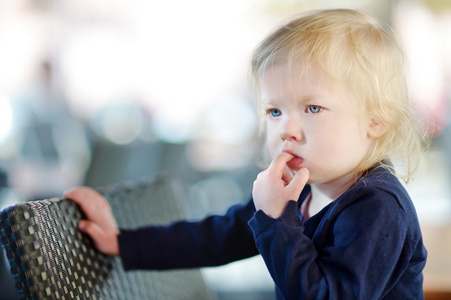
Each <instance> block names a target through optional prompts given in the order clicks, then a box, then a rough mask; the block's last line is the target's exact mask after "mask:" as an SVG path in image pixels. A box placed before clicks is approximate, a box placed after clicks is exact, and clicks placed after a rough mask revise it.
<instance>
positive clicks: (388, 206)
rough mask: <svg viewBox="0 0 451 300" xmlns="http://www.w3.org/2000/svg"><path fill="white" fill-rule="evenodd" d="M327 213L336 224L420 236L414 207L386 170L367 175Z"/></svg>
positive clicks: (399, 184) (371, 172) (402, 187)
mask: <svg viewBox="0 0 451 300" xmlns="http://www.w3.org/2000/svg"><path fill="white" fill-rule="evenodd" d="M335 201H336V203H334V208H333V209H332V211H331V213H332V214H335V217H336V222H337V224H341V225H344V224H349V226H356V225H358V226H359V227H361V228H362V227H366V228H367V229H369V228H377V227H380V228H381V229H382V228H384V230H385V231H399V233H400V234H401V232H403V234H406V235H411V234H413V236H417V235H421V233H420V232H421V231H420V227H419V222H418V217H417V214H416V210H415V207H414V205H413V203H412V200H411V199H410V196H409V194H408V193H407V191H406V189H405V188H404V186H403V185H402V184H401V182H400V181H399V180H398V179H397V178H396V177H395V176H394V175H392V174H391V173H390V172H389V171H388V170H386V169H383V168H377V169H375V170H372V171H370V172H368V174H366V175H365V176H363V177H362V178H360V180H359V181H358V182H357V183H356V184H355V185H354V186H353V187H351V188H350V189H349V190H348V191H347V192H346V193H344V194H343V195H342V196H340V197H339V198H338V199H336V200H335Z"/></svg>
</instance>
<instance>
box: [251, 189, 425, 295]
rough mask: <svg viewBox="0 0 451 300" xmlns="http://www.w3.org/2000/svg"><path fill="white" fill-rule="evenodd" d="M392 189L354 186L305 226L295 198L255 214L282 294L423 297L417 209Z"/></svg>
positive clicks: (256, 227) (261, 246)
mask: <svg viewBox="0 0 451 300" xmlns="http://www.w3.org/2000/svg"><path fill="white" fill-rule="evenodd" d="M399 190H401V189H399ZM393 193H394V192H387V191H384V190H381V189H379V188H374V187H366V186H365V187H363V188H359V187H356V188H354V189H352V190H350V191H348V192H347V193H346V195H345V198H343V199H340V198H339V199H337V200H335V201H334V202H333V203H331V204H330V205H329V206H328V207H326V208H324V209H323V210H322V211H321V212H319V213H318V214H317V215H315V216H313V217H312V218H310V219H309V220H307V221H306V222H305V223H303V222H302V221H301V219H300V218H299V217H298V214H297V212H298V203H297V202H294V201H291V202H290V203H289V205H288V206H287V208H286V210H285V212H284V214H283V215H282V216H281V217H279V218H277V219H272V218H270V217H268V216H267V215H266V214H264V213H263V212H262V211H258V212H257V213H256V214H255V217H254V218H253V219H252V220H251V221H250V226H251V228H252V230H253V233H254V237H255V241H256V245H257V248H258V249H259V251H260V253H261V255H262V256H263V258H264V260H265V263H266V265H267V268H268V270H269V272H270V273H271V276H272V277H273V279H274V282H275V284H276V289H277V294H278V299H421V298H422V297H423V296H422V295H423V292H422V280H423V279H422V269H423V267H424V265H425V261H426V251H425V249H424V247H423V244H422V239H421V232H420V230H419V225H418V221H417V217H416V213H415V211H414V209H413V206H411V205H410V199H409V201H407V202H405V203H404V202H403V201H404V200H405V199H402V198H401V199H399V198H398V197H397V196H394V194H393ZM400 193H401V192H400Z"/></svg>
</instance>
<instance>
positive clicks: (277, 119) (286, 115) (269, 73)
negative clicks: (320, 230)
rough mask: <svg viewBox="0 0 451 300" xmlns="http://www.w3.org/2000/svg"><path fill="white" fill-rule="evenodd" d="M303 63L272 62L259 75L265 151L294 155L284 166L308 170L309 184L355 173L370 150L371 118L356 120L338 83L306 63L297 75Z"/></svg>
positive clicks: (354, 108) (273, 154)
mask: <svg viewBox="0 0 451 300" xmlns="http://www.w3.org/2000/svg"><path fill="white" fill-rule="evenodd" d="M304 66H305V65H303V64H298V65H293V66H292V67H291V68H290V69H288V68H287V67H286V65H274V66H271V67H269V68H268V69H267V70H266V71H265V73H264V74H263V76H262V78H261V92H262V94H261V95H262V104H263V107H264V109H265V111H266V131H267V146H268V149H269V154H270V156H271V158H272V159H274V158H275V157H276V156H277V155H278V154H279V153H281V152H289V153H291V154H292V155H294V158H293V159H292V160H290V161H289V162H288V163H287V167H288V168H289V169H291V171H294V172H296V171H297V170H299V169H300V168H301V167H305V168H307V169H308V170H309V171H310V179H309V182H310V183H317V184H329V183H333V182H335V183H337V184H340V180H341V179H342V178H351V177H352V178H353V177H354V175H355V174H356V173H355V171H356V168H357V167H358V165H359V163H360V162H361V161H362V160H363V159H364V158H365V157H366V156H367V155H368V153H369V151H370V149H371V141H372V138H371V136H370V134H369V128H370V126H369V124H370V122H369V121H368V120H367V118H362V116H359V118H358V116H357V108H356V105H355V102H354V101H353V100H352V99H351V96H350V95H349V93H348V92H347V91H346V90H345V88H344V87H343V86H341V85H339V84H337V83H332V82H328V81H326V80H323V79H321V77H320V76H319V73H318V72H317V71H316V70H315V69H314V68H311V67H310V68H309V71H308V72H304V73H301V72H300V70H302V69H301V68H303V67H304ZM307 73H308V74H307Z"/></svg>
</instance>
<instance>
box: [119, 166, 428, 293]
mask: <svg viewBox="0 0 451 300" xmlns="http://www.w3.org/2000/svg"><path fill="white" fill-rule="evenodd" d="M309 192H310V186H308V185H307V186H306V187H305V188H304V190H303V192H302V193H301V196H300V198H299V200H298V201H290V202H289V203H288V205H287V207H286V209H285V211H284V213H283V215H282V216H280V217H279V218H277V219H273V218H271V217H269V216H267V215H266V214H265V213H264V212H263V211H261V210H260V211H258V212H256V211H255V207H254V204H253V201H252V199H250V201H248V202H247V204H245V205H235V206H232V207H231V208H230V209H229V210H228V211H227V213H226V214H225V215H224V216H210V217H207V218H205V219H204V220H201V221H196V222H189V221H181V222H176V223H174V224H171V225H169V226H149V227H144V228H139V229H136V230H131V231H125V232H123V233H121V235H120V236H119V246H120V253H121V257H122V261H123V265H124V268H125V269H127V270H132V269H174V268H197V267H204V266H217V265H222V264H226V263H229V262H232V261H236V260H239V259H243V258H247V257H250V256H253V255H257V254H261V255H262V257H263V259H264V260H265V263H266V266H267V268H268V270H269V272H270V274H271V276H272V278H273V280H274V282H275V285H276V293H277V298H278V299H423V298H424V297H423V275H422V270H423V268H424V266H425V263H426V256H427V253H426V250H425V248H424V245H423V240H422V236H421V230H420V226H419V223H418V218H417V215H416V212H415V208H414V206H413V204H412V201H411V200H410V197H409V196H408V194H407V192H406V190H405V189H404V187H403V186H402V185H401V183H400V182H399V180H398V179H397V178H396V177H394V176H393V175H392V174H390V173H389V172H388V171H387V170H385V169H383V168H377V169H373V170H371V171H370V172H368V173H367V174H365V175H364V176H362V177H361V178H360V179H359V180H358V182H357V183H356V184H355V185H353V186H352V187H351V188H350V189H349V190H348V191H346V192H345V193H344V194H343V195H341V196H340V197H339V198H338V199H336V200H335V201H333V202H331V203H330V204H329V205H327V206H326V207H325V208H323V209H322V210H321V211H320V212H319V213H317V214H315V215H313V216H312V217H310V218H309V219H308V220H307V221H305V222H303V220H302V215H301V214H300V206H301V204H302V202H303V201H304V199H305V198H306V196H307V195H308V193H309Z"/></svg>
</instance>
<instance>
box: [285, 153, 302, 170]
mask: <svg viewBox="0 0 451 300" xmlns="http://www.w3.org/2000/svg"><path fill="white" fill-rule="evenodd" d="M303 162H304V160H303V159H302V158H300V157H297V156H295V157H293V158H292V159H290V160H289V161H288V162H287V167H288V168H290V169H300V168H301V166H302V163H303Z"/></svg>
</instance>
